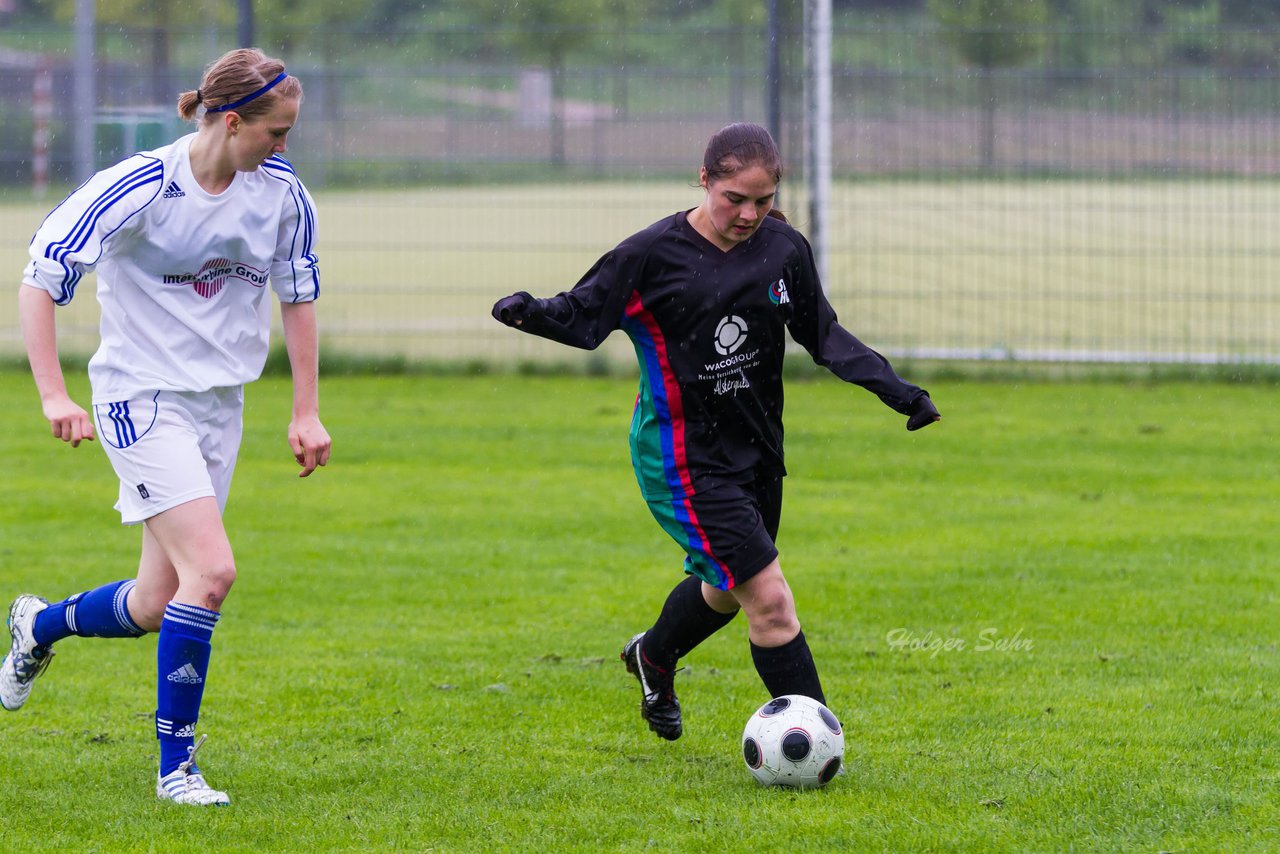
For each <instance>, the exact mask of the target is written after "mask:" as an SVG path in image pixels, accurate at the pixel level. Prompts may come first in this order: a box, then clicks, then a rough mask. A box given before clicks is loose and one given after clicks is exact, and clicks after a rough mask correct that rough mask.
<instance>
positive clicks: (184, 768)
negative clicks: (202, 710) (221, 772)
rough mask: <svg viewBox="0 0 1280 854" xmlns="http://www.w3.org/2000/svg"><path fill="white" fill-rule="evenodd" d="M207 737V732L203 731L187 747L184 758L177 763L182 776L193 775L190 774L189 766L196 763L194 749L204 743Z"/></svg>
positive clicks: (197, 773) (197, 748)
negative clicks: (202, 733) (193, 742)
mask: <svg viewBox="0 0 1280 854" xmlns="http://www.w3.org/2000/svg"><path fill="white" fill-rule="evenodd" d="M208 737H209V734H208V733H205V734H204V735H202V736H200V737H199V738H198V739H196V743H195V744H193V745H191V746H190V747H188V748H187V758H186V760H185V761H183V762H180V763H178V770H179V771H181V772H182V776H184V777H190V776H193V775H192V774H191V767H192V766H193V765H195V764H196V751H197V750H199V749H200V747H201V746H202V745H203V744H204V742H205V739H207V738H208ZM199 773H200V772H199V771H197V772H196V775H199ZM202 782H203V781H202Z"/></svg>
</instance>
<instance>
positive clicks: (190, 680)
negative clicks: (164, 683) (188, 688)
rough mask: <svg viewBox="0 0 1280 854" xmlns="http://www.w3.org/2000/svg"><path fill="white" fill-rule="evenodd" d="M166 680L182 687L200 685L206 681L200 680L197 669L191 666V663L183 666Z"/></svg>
mask: <svg viewBox="0 0 1280 854" xmlns="http://www.w3.org/2000/svg"><path fill="white" fill-rule="evenodd" d="M165 678H166V679H168V680H169V681H170V682H177V683H178V684H180V685H199V684H200V683H201V682H203V681H204V680H203V679H201V678H200V674H199V673H197V672H196V669H195V668H194V667H192V666H191V662H187V663H186V664H184V665H182V666H181V667H179V668H178V669H177V670H175V671H173V672H172V673H170V674H169V675H168V676H166V677H165Z"/></svg>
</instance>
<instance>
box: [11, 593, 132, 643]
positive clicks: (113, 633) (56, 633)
mask: <svg viewBox="0 0 1280 854" xmlns="http://www.w3.org/2000/svg"><path fill="white" fill-rule="evenodd" d="M136 583H137V582H135V581H134V580H133V579H132V578H127V579H125V580H124V581H113V582H111V583H110V584H104V585H102V586H101V587H97V588H95V589H93V590H88V591H86V592H84V593H77V594H76V595H74V596H68V597H67V598H66V599H63V600H62V601H61V602H54V603H53V604H52V605H50V606H49V607H48V608H45V609H44V610H43V611H41V612H40V613H39V614H36V622H35V626H34V627H33V629H32V634H33V635H34V636H35V640H36V643H38V644H51V643H53V642H54V641H60V640H62V639H63V638H65V637H70V636H71V635H79V636H80V637H82V638H136V637H141V636H142V635H144V634H146V632H144V631H143V630H142V629H140V628H138V624H137V623H135V622H134V621H133V618H132V617H130V616H129V605H128V601H127V600H128V598H129V591H131V590H133V587H134V585H135V584H136Z"/></svg>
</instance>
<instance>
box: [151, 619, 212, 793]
mask: <svg viewBox="0 0 1280 854" xmlns="http://www.w3.org/2000/svg"><path fill="white" fill-rule="evenodd" d="M218 616H219V615H218V612H217V611H207V610H205V609H204V608H198V607H196V606H195V605H183V604H181V603H178V602H170V603H169V604H168V605H167V606H166V607H165V609H164V620H163V621H161V623H160V638H159V640H158V642H157V643H156V665H157V666H156V670H157V674H158V676H159V680H158V682H157V688H156V738H158V739H160V776H162V777H163V776H164V775H166V774H171V773H172V772H173V771H175V770H177V768H178V765H180V764H181V763H182V762H185V761H186V759H187V748H189V747H191V746H192V745H193V744H194V743H195V734H196V720H197V718H199V717H200V700H201V698H202V697H204V683H205V677H206V675H207V674H208V671H209V653H210V652H211V651H212V649H213V647H212V645H211V643H210V640H211V639H212V638H213V628H214V626H215V625H217V623H218Z"/></svg>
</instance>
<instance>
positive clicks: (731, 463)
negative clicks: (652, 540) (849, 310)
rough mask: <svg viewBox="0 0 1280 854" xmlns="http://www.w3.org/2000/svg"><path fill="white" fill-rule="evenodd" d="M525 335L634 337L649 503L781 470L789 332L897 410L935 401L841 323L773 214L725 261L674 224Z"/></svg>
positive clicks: (541, 313)
mask: <svg viewBox="0 0 1280 854" xmlns="http://www.w3.org/2000/svg"><path fill="white" fill-rule="evenodd" d="M520 328H521V329H522V330H524V331H526V332H530V333H533V334H535V335H540V336H542V337H545V338H550V339H552V340H554V341H559V342H561V343H563V344H568V345H571V346H574V347H581V348H584V349H587V350H592V349H595V348H596V347H598V346H599V345H600V343H601V342H602V341H603V340H604V339H605V338H606V337H607V336H608V335H609V334H610V333H611V332H613V330H615V329H618V328H621V329H623V330H624V331H625V332H626V333H627V335H628V336H629V337H630V339H631V341H632V343H633V345H634V346H635V349H636V356H637V358H638V359H639V362H640V392H639V395H638V396H637V399H636V409H635V414H634V416H633V418H632V426H631V449H632V462H633V464H634V466H635V469H636V476H637V479H638V480H639V481H640V486H641V490H642V492H643V493H644V494H645V497H646V498H648V499H651V500H652V499H666V498H669V497H672V496H681V495H692V494H693V493H694V492H698V491H701V490H702V489H703V488H705V487H707V486H710V485H711V484H713V483H716V482H724V481H726V480H727V481H732V482H739V483H741V482H744V481H746V480H749V479H750V478H752V477H756V476H759V475H762V474H763V475H768V474H776V475H783V474H785V473H786V469H785V467H784V464H783V447H782V446H783V441H782V438H783V435H782V434H783V431H782V403H783V391H782V363H783V354H784V352H785V349H786V334H785V332H784V330H790V332H791V336H792V338H794V339H795V340H796V341H797V342H798V343H799V344H800V345H802V346H803V347H804V348H805V349H806V350H807V351H809V353H810V355H811V356H812V357H813V360H814V361H815V362H816V363H817V364H819V365H822V366H824V367H826V368H828V369H829V370H830V371H831V372H832V373H833V374H835V375H836V376H838V377H840V378H841V379H843V380H845V381H847V382H851V383H856V384H857V385H860V386H862V387H863V388H866V389H867V390H869V391H871V392H874V393H875V394H876V395H878V396H879V398H880V399H881V400H882V401H883V402H884V403H885V404H886V405H887V406H889V407H891V408H892V409H894V410H896V411H898V412H900V413H903V414H909V413H910V412H911V411H912V409H913V407H914V404H915V403H916V401H917V400H918V399H919V398H920V397H922V396H924V395H925V394H927V393H926V392H925V391H924V390H923V389H921V388H919V387H917V386H914V385H912V384H910V383H908V382H906V381H904V380H902V379H901V378H899V377H898V375H897V374H896V373H894V371H893V368H892V367H891V366H890V364H889V362H888V361H887V360H886V359H885V358H884V357H883V356H881V355H880V354H879V353H877V352H875V351H874V350H872V349H871V348H869V347H867V346H866V345H865V344H863V343H862V342H861V341H859V340H858V339H857V338H855V337H854V336H853V335H851V334H850V333H849V332H848V331H846V330H845V329H844V328H843V327H842V326H840V324H839V323H837V322H836V314H835V311H834V310H833V309H832V307H831V304H830V303H829V302H828V301H827V299H826V296H825V295H824V294H823V292H822V287H821V284H820V282H819V281H818V275H817V271H816V269H815V267H814V261H813V251H812V249H810V247H809V243H808V241H806V240H805V239H804V237H803V236H802V235H801V234H800V233H799V232H797V231H796V230H795V229H794V228H792V227H791V226H790V225H788V224H786V223H785V222H783V221H782V220H779V219H777V218H774V217H767V218H766V219H765V220H764V222H763V223H762V224H761V225H760V227H759V228H758V229H757V230H756V232H755V234H753V235H752V236H751V237H750V238H748V239H747V240H745V241H743V242H742V243H740V244H738V245H736V246H734V247H733V248H732V249H730V250H729V251H728V252H725V251H723V250H721V249H719V248H718V247H716V246H715V245H713V244H712V243H711V242H710V241H708V240H707V239H706V238H704V237H703V236H702V235H701V234H699V233H698V232H697V230H696V229H694V227H693V226H692V224H690V223H689V221H688V218H687V214H686V213H683V212H682V213H677V214H674V215H672V216H669V217H666V218H665V219H662V220H660V221H659V222H656V223H654V224H653V225H651V226H650V227H649V228H646V229H645V230H644V231H641V232H639V233H638V234H635V235H633V236H631V237H629V238H627V239H626V240H624V241H623V242H622V243H620V244H619V245H618V246H617V247H616V248H615V249H613V250H612V251H611V252H609V253H607V254H606V255H605V256H604V257H602V258H601V259H600V260H599V261H597V262H596V264H595V266H593V267H592V268H591V269H590V270H589V271H587V273H586V274H585V275H584V276H583V277H582V279H581V280H580V281H579V282H578V283H577V284H576V285H575V286H574V287H573V289H572V290H569V291H566V292H564V293H561V294H559V295H557V296H554V297H551V298H549V299H543V300H536V301H535V306H534V307H533V310H532V311H531V312H530V313H529V316H528V317H527V318H526V319H525V320H524V322H523V324H522V325H521V327H520Z"/></svg>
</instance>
